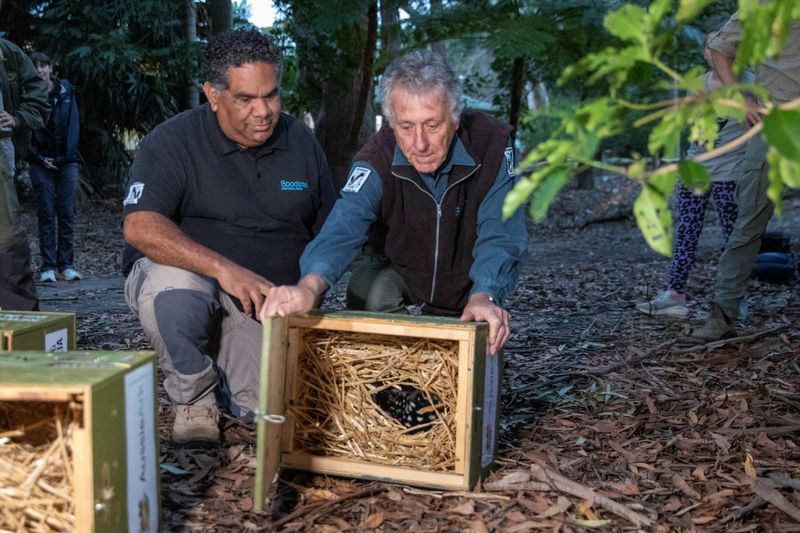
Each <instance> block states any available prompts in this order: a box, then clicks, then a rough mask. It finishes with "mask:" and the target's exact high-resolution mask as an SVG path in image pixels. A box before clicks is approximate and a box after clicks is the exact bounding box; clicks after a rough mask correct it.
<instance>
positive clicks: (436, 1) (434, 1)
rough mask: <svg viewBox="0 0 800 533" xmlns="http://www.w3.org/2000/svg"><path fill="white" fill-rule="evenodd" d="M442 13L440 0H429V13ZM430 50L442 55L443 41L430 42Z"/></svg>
mask: <svg viewBox="0 0 800 533" xmlns="http://www.w3.org/2000/svg"><path fill="white" fill-rule="evenodd" d="M441 13H442V0H431V15H433V16H434V17H438V16H439V15H441ZM431 50H433V51H434V52H436V53H437V54H439V55H441V56H442V57H444V55H445V48H444V41H436V42H434V43H431Z"/></svg>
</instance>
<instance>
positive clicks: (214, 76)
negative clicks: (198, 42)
mask: <svg viewBox="0 0 800 533" xmlns="http://www.w3.org/2000/svg"><path fill="white" fill-rule="evenodd" d="M256 62H264V63H267V64H270V65H274V66H275V69H276V71H277V74H278V83H280V80H281V73H282V70H283V69H282V67H283V57H282V56H281V51H280V49H279V48H278V46H277V45H276V44H275V41H274V40H273V39H272V37H270V36H268V35H264V34H263V33H261V32H260V31H258V30H257V29H254V28H237V29H233V30H228V31H226V32H224V33H221V34H219V35H217V36H215V37H212V38H211V40H209V41H208V45H206V48H205V51H204V52H203V76H204V78H205V79H204V81H207V82H209V83H210V84H211V85H213V86H214V89H215V90H217V91H218V92H222V91H224V90H225V89H227V88H228V70H230V69H231V68H235V67H241V66H242V65H244V64H246V63H256Z"/></svg>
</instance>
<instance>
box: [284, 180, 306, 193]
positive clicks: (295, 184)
mask: <svg viewBox="0 0 800 533" xmlns="http://www.w3.org/2000/svg"><path fill="white" fill-rule="evenodd" d="M306 189H308V183H306V182H305V181H289V180H281V190H282V191H304V190H306Z"/></svg>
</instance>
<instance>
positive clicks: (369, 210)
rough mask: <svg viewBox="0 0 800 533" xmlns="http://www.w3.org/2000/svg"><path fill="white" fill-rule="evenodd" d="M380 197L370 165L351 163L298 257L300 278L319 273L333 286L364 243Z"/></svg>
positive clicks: (380, 184) (379, 182) (375, 215)
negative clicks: (321, 221)
mask: <svg viewBox="0 0 800 533" xmlns="http://www.w3.org/2000/svg"><path fill="white" fill-rule="evenodd" d="M382 194H383V184H382V183H381V178H380V176H378V173H377V172H376V171H375V169H374V168H373V167H372V165H370V164H369V163H366V162H364V161H356V162H354V163H353V166H352V167H351V168H350V174H349V178H348V180H347V183H346V184H345V186H344V187H343V188H342V193H341V197H340V198H339V199H338V200H337V201H336V203H335V204H334V206H333V210H332V211H331V214H330V215H328V219H327V220H326V221H325V224H324V225H323V226H322V230H321V231H320V233H319V235H317V236H316V237H315V238H314V240H313V241H311V242H310V243H308V246H306V249H305V251H304V252H303V255H302V256H301V257H300V275H301V276H306V275H308V274H318V275H319V276H321V277H322V278H323V279H324V280H325V281H326V282H327V283H328V285H330V286H331V287H333V286H334V285H335V284H336V282H337V281H339V278H341V277H342V275H343V274H344V273H345V272H346V271H347V269H348V268H349V267H350V263H352V262H353V260H354V259H355V258H356V255H358V252H359V251H360V250H361V246H362V245H363V244H364V243H365V242H366V240H367V232H368V231H369V228H370V226H371V225H372V223H373V222H374V221H375V219H376V218H377V213H378V208H379V206H380V202H381V195H382Z"/></svg>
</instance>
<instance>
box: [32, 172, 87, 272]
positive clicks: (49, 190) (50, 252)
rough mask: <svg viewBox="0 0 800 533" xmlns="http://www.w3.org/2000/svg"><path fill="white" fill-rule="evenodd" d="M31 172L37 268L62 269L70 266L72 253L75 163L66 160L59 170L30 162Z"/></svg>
mask: <svg viewBox="0 0 800 533" xmlns="http://www.w3.org/2000/svg"><path fill="white" fill-rule="evenodd" d="M30 175H31V184H32V185H33V189H34V191H35V194H36V204H37V215H38V218H39V250H40V251H41V254H42V264H41V268H40V270H41V271H42V272H44V271H45V270H55V269H56V268H57V269H58V270H61V271H63V270H64V269H67V268H72V267H73V265H74V263H73V259H74V254H75V247H74V240H75V211H76V206H77V201H76V200H77V192H78V164H77V163H67V164H65V165H63V166H61V168H59V169H58V170H50V169H47V168H45V167H43V166H41V165H37V164H32V165H31V166H30ZM56 220H57V222H56ZM56 224H57V225H58V230H56Z"/></svg>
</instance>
